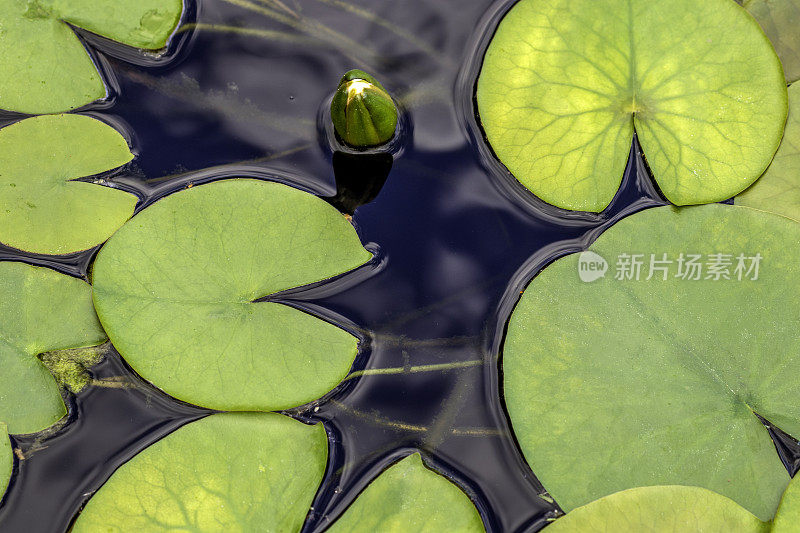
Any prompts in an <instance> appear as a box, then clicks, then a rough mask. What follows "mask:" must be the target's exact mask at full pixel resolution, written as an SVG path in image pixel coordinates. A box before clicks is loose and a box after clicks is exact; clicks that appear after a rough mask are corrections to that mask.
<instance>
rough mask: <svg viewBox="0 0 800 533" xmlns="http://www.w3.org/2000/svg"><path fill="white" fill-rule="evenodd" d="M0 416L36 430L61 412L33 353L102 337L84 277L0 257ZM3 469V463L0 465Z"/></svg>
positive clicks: (20, 428) (12, 425)
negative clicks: (78, 277)
mask: <svg viewBox="0 0 800 533" xmlns="http://www.w3.org/2000/svg"><path fill="white" fill-rule="evenodd" d="M0 295H2V297H0V317H1V318H2V319H1V320H0V368H2V372H0V421H2V422H5V423H7V424H8V430H9V431H10V432H12V433H32V432H35V431H40V430H42V429H44V428H46V427H48V426H50V425H51V424H53V423H54V422H56V421H57V420H58V419H60V418H61V417H62V416H64V415H65V414H66V408H65V406H64V402H63V401H62V399H61V395H60V394H59V390H58V387H57V386H56V382H55V380H54V379H53V376H52V375H50V373H49V372H48V371H47V369H46V368H45V367H44V366H43V365H42V363H41V362H39V360H38V359H37V358H36V355H37V354H40V353H42V352H45V351H49V350H58V349H64V348H76V347H79V346H91V345H97V344H100V343H102V342H103V341H105V340H106V337H105V333H104V332H103V330H102V329H101V328H100V324H99V323H98V321H97V317H96V316H95V314H94V309H92V300H91V292H90V287H89V285H87V284H86V283H85V282H83V281H81V280H79V279H75V278H71V277H69V276H66V275H64V274H59V273H58V272H55V271H53V270H50V269H47V268H42V267H33V266H30V265H26V264H24V263H13V262H7V261H5V262H0ZM0 470H2V468H0Z"/></svg>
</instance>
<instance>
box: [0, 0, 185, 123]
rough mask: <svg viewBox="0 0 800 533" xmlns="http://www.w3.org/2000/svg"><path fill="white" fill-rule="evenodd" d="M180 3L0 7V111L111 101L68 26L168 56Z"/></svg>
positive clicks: (82, 0)
mask: <svg viewBox="0 0 800 533" xmlns="http://www.w3.org/2000/svg"><path fill="white" fill-rule="evenodd" d="M182 11H183V4H182V2H181V0H0V13H2V20H1V21H0V24H2V26H0V27H2V31H0V108H2V109H6V110H9V111H18V112H21V113H31V114H33V113H57V112H60V111H68V110H71V109H75V108H77V107H81V106H83V105H86V104H89V103H91V102H93V101H95V100H98V99H100V98H104V97H105V96H106V87H105V84H104V83H103V79H102V77H101V76H100V73H99V72H98V71H97V67H96V66H95V64H94V63H93V62H92V59H91V58H90V57H89V55H88V54H87V53H86V50H85V48H84V45H83V43H82V42H81V40H80V39H79V38H78V36H77V35H76V34H75V32H74V31H73V30H72V28H70V26H69V25H70V24H72V25H74V26H77V27H79V28H83V29H85V30H88V31H90V32H93V33H96V34H98V35H102V36H104V37H107V38H109V39H112V40H114V41H118V42H120V43H122V44H126V45H129V46H134V47H137V48H146V49H153V50H155V49H160V48H163V47H164V46H165V45H166V43H167V40H168V39H169V37H170V36H171V35H172V33H173V31H174V30H175V28H176V26H177V24H178V21H179V19H180V16H181V13H182Z"/></svg>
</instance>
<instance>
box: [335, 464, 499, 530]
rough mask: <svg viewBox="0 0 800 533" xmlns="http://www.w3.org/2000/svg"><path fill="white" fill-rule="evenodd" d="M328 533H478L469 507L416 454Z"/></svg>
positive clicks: (457, 491)
mask: <svg viewBox="0 0 800 533" xmlns="http://www.w3.org/2000/svg"><path fill="white" fill-rule="evenodd" d="M328 531H330V532H331V533H373V532H376V531H380V532H381V533H405V532H410V531H431V532H437V531H458V532H459V533H468V532H472V531H474V532H478V531H484V528H483V522H482V521H481V517H480V515H479V514H478V510H477V509H476V508H475V506H474V505H473V503H472V502H471V501H470V499H469V498H468V497H467V495H466V494H464V493H463V492H462V491H461V489H459V488H458V487H457V486H456V485H454V484H453V483H451V482H450V481H448V480H447V479H445V478H444V477H442V476H440V475H439V474H437V473H435V472H433V471H432V470H429V469H428V468H426V467H425V465H424V464H423V463H422V458H421V457H420V455H419V454H414V455H410V456H409V457H406V458H405V459H403V460H401V461H399V462H397V463H395V464H394V465H392V466H390V467H389V468H388V469H387V470H386V471H385V472H383V473H382V474H381V475H380V476H379V477H378V478H377V479H375V481H373V482H372V483H370V484H369V486H367V488H366V489H365V490H364V492H362V493H361V494H360V495H359V496H358V498H357V499H356V501H355V502H353V504H352V505H351V506H350V507H349V508H348V509H347V511H345V513H344V514H343V515H342V516H341V517H340V518H339V519H338V520H337V521H336V522H334V523H333V526H331V527H330V529H328Z"/></svg>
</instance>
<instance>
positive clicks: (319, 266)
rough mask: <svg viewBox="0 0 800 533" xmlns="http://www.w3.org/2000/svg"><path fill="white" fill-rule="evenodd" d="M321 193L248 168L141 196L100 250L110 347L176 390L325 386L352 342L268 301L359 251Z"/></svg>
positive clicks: (284, 390) (290, 398) (182, 395)
mask: <svg viewBox="0 0 800 533" xmlns="http://www.w3.org/2000/svg"><path fill="white" fill-rule="evenodd" d="M370 257H371V256H370V254H369V252H367V251H366V250H365V249H364V248H363V247H362V246H361V242H360V241H359V239H358V235H356V232H355V229H354V228H353V226H352V225H351V224H350V223H349V222H348V221H347V219H345V218H344V216H342V215H341V214H340V213H339V212H338V211H336V210H335V209H334V208H333V207H331V206H330V205H329V204H327V203H325V202H324V201H323V200H321V199H319V198H317V197H316V196H313V195H311V194H308V193H304V192H302V191H299V190H297V189H293V188H291V187H288V186H286V185H281V184H278V183H271V182H266V181H259V180H252V179H233V180H225V181H218V182H214V183H211V184H207V185H201V186H199V187H194V188H191V189H187V190H184V191H181V192H178V193H176V194H173V195H171V196H168V197H166V198H164V199H163V200H160V201H158V202H156V203H155V204H153V205H152V206H151V207H148V208H147V209H145V210H144V211H142V212H141V213H140V214H138V215H137V216H136V217H134V218H133V219H132V220H131V221H130V222H129V223H128V224H126V225H125V226H124V227H122V228H121V229H120V230H119V231H118V232H117V233H116V234H115V235H114V236H113V237H112V238H111V239H110V240H109V241H108V243H107V244H106V245H105V246H104V247H103V248H102V249H101V250H100V253H99V254H98V256H97V260H96V261H95V265H94V273H93V285H94V301H95V307H96V309H97V312H98V315H99V316H100V321H101V322H102V323H103V326H104V327H105V328H106V331H107V332H108V335H109V337H110V338H111V340H112V342H113V344H114V346H115V347H116V348H117V350H119V351H120V353H121V354H122V356H123V357H124V358H125V360H126V361H127V362H128V363H129V364H130V365H131V366H132V367H133V368H134V369H135V370H136V371H137V372H139V373H140V374H141V375H142V376H144V377H145V378H146V379H148V380H150V381H151V382H152V383H154V384H155V385H157V386H159V387H161V388H162V389H164V390H165V391H166V392H168V393H169V394H171V395H173V396H175V397H176V398H179V399H181V400H184V401H187V402H190V403H194V404H198V405H203V406H206V407H211V408H216V409H221V410H248V411H250V410H267V411H269V410H275V409H283V408H287V407H292V406H296V405H299V404H302V403H305V402H308V401H310V400H313V399H315V398H318V397H320V396H322V395H323V394H325V393H326V392H328V391H329V390H330V389H331V388H333V387H334V386H335V385H336V384H337V383H339V382H340V381H341V380H342V379H343V378H344V377H345V376H346V375H347V373H348V371H349V369H350V366H351V365H352V363H353V360H354V358H355V356H356V353H357V341H356V339H355V338H354V337H353V336H351V335H350V334H349V333H347V332H345V331H344V330H342V329H339V328H338V327H336V326H333V325H331V324H328V323H327V322H323V321H322V320H320V319H318V318H315V317H312V316H311V315H308V314H306V313H304V312H302V311H299V310H297V309H294V308H291V307H289V306H286V305H283V304H280V303H276V302H269V301H262V302H256V303H254V300H256V299H260V298H263V297H266V296H269V295H272V294H274V293H276V292H279V291H282V290H285V289H289V288H292V287H297V286H300V285H304V284H307V283H312V282H316V281H320V280H323V279H326V278H328V277H331V276H335V275H337V274H341V273H343V272H346V271H348V270H351V269H353V268H355V267H357V266H359V265H361V264H363V263H365V262H366V261H368V260H369V259H370Z"/></svg>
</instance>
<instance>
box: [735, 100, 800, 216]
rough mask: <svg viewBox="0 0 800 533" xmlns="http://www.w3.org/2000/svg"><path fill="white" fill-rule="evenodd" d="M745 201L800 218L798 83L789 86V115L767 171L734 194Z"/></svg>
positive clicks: (740, 201)
mask: <svg viewBox="0 0 800 533" xmlns="http://www.w3.org/2000/svg"><path fill="white" fill-rule="evenodd" d="M735 203H736V204H737V205H746V206H749V207H755V208H756V209H763V210H764V211H770V212H772V213H778V214H780V215H784V216H787V217H789V218H793V219H795V220H798V221H800V86H799V85H792V86H791V87H789V118H788V120H787V121H786V132H785V133H784V135H783V141H781V146H780V148H778V152H777V153H776V154H775V158H774V159H773V160H772V164H770V166H769V168H768V169H767V171H766V172H765V173H764V175H763V176H761V178H760V179H759V180H758V181H757V182H755V183H754V184H753V185H751V186H750V188H749V189H747V190H746V191H744V192H743V193H742V194H740V195H739V196H737V197H736V199H735Z"/></svg>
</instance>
